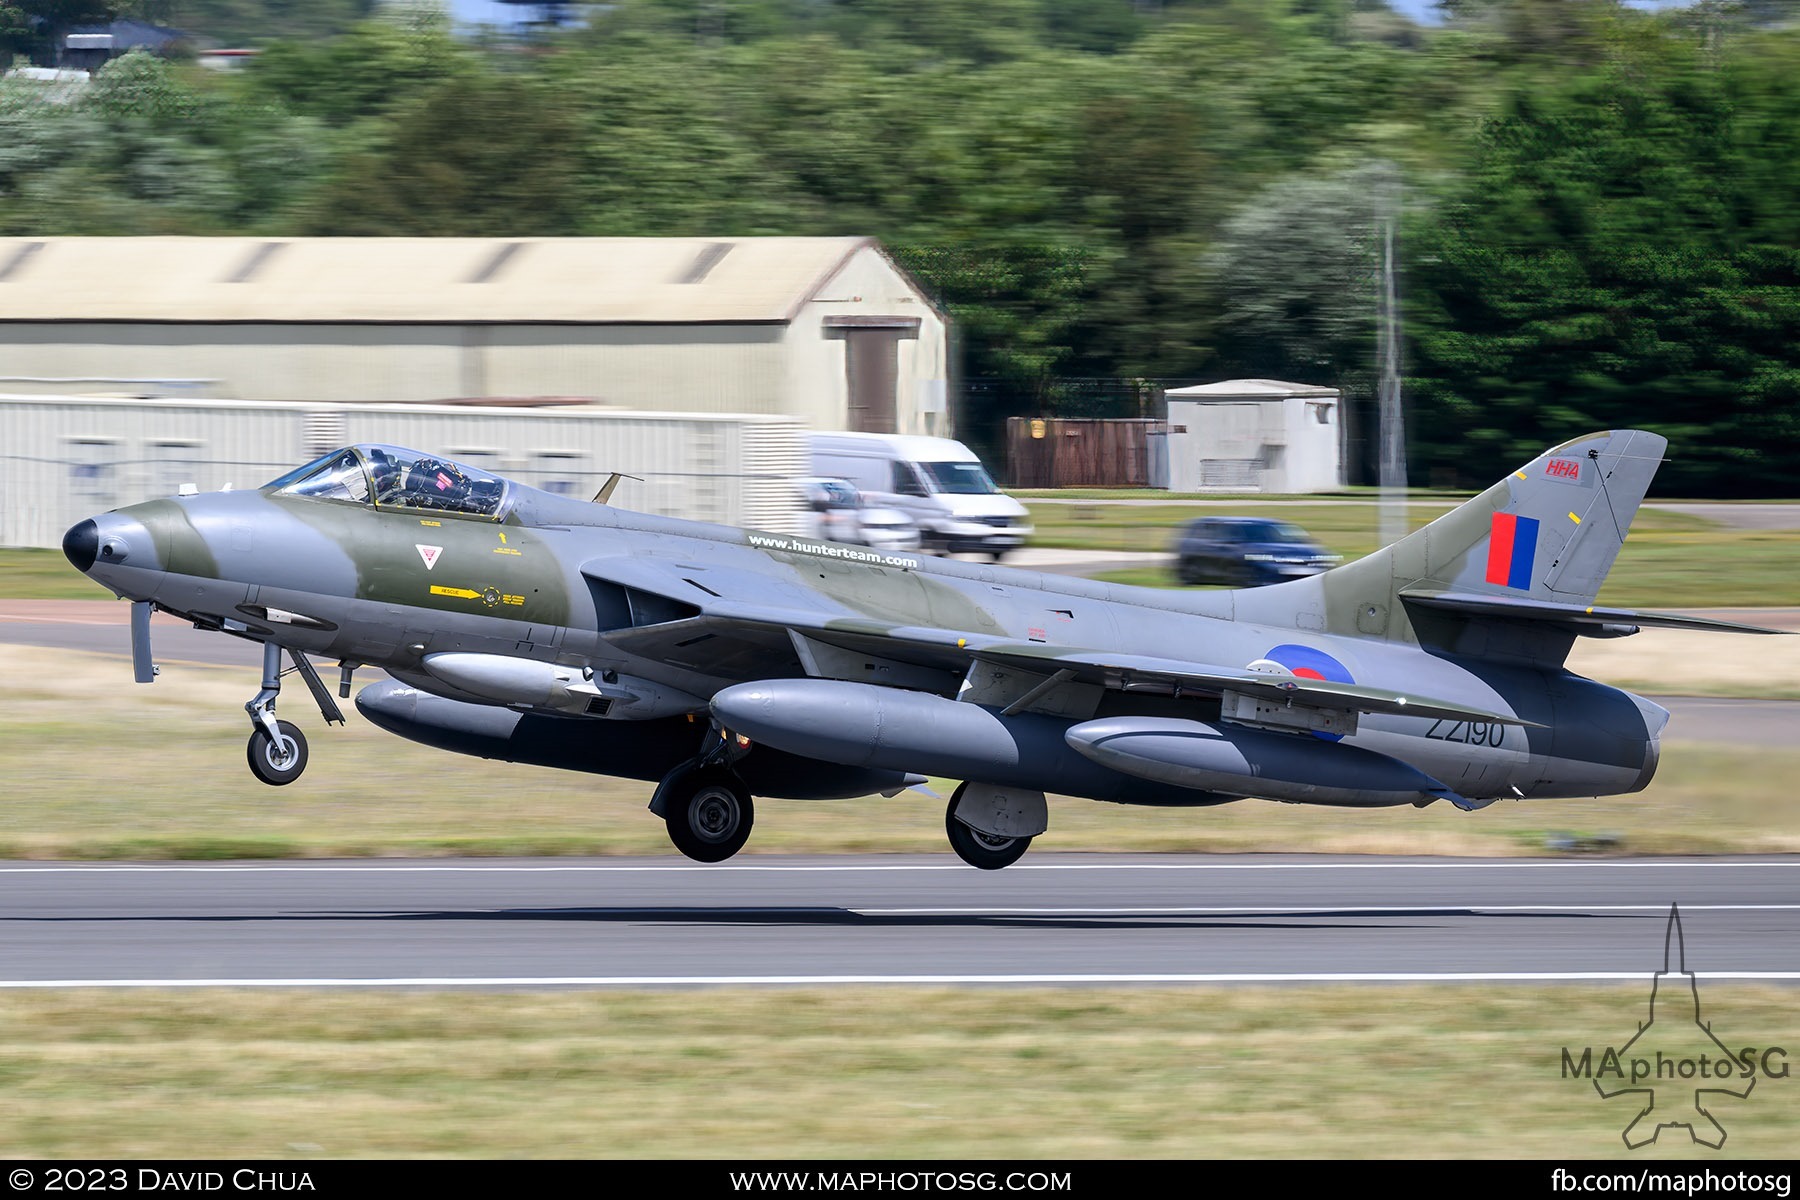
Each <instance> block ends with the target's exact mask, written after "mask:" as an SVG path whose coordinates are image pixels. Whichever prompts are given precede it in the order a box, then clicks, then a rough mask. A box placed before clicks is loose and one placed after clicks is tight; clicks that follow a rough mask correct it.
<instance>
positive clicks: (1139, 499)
mask: <svg viewBox="0 0 1800 1200" xmlns="http://www.w3.org/2000/svg"><path fill="white" fill-rule="evenodd" d="M1466 499H1468V497H1466V496H1462V497H1443V498H1439V499H1430V498H1419V499H1414V500H1413V501H1411V503H1412V504H1414V505H1417V506H1418V507H1420V508H1442V509H1446V510H1448V509H1451V508H1454V507H1455V506H1456V505H1458V504H1460V503H1462V501H1463V500H1466ZM1019 502H1020V503H1022V504H1074V505H1084V506H1096V507H1097V506H1099V505H1103V504H1121V505H1130V506H1137V507H1146V508H1147V507H1155V508H1167V507H1169V506H1170V505H1187V506H1191V507H1193V508H1200V509H1204V508H1242V507H1244V506H1245V505H1247V504H1254V505H1258V506H1262V505H1274V504H1294V505H1305V506H1308V507H1320V506H1323V507H1327V508H1373V507H1375V506H1376V505H1377V504H1379V503H1380V501H1379V500H1378V499H1377V498H1376V497H1374V496H1370V497H1368V498H1366V499H1331V498H1321V497H1318V496H1284V495H1269V496H1232V497H1230V498H1229V499H1218V500H1208V499H1193V498H1191V497H1158V496H1118V497H1073V496H1067V497H1065V496H1020V497H1019ZM1642 507H1643V508H1644V510H1645V511H1659V510H1660V511H1662V512H1672V513H1683V514H1685V515H1687V516H1692V517H1701V518H1704V519H1705V520H1708V521H1716V522H1717V523H1718V524H1720V525H1723V526H1724V527H1725V528H1727V529H1766V530H1774V529H1800V504H1721V503H1717V502H1712V501H1703V500H1696V501H1689V502H1683V501H1656V500H1652V501H1648V502H1646V503H1645V504H1644V505H1643V506H1642Z"/></svg>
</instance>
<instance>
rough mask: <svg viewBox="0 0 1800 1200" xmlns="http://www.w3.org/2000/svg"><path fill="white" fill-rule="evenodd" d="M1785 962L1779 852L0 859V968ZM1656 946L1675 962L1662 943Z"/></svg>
mask: <svg viewBox="0 0 1800 1200" xmlns="http://www.w3.org/2000/svg"><path fill="white" fill-rule="evenodd" d="M1671 901H1677V902H1679V903H1680V905H1681V911H1682V920H1683V929H1684V932H1685V945H1686V955H1687V958H1686V963H1687V967H1688V969H1690V970H1692V971H1694V972H1696V973H1697V974H1698V975H1699V977H1700V978H1702V979H1743V980H1765V981H1771V982H1778V983H1794V982H1800V857H1781V856H1767V857H1760V858H1755V859H1729V858H1721V859H1703V860H1667V861H1654V860H1621V859H1593V860H1574V861H1570V860H1555V861H1549V860H1483V859H1382V858H1372V857H1366V858H1347V859H1346V858H1326V857H1281V856H1273V855H1268V856H1245V857H1226V856H1216V857H1214V856H1205V857H1194V856H1166V855H1152V856H1121V855H1061V856H1058V855H1044V856H1042V857H1041V858H1032V859H1028V860H1026V861H1025V862H1022V863H1019V864H1017V865H1015V866H1013V867H1010V868H1008V869H1007V870H1005V871H1001V872H994V873H989V872H982V871H976V870H974V869H972V868H969V867H964V866H962V865H960V864H955V863H949V862H946V861H945V860H944V858H943V857H942V856H933V857H930V858H924V857H899V856H875V857H811V858H803V859H802V858H766V859H740V860H736V861H734V862H732V863H729V864H725V865H721V866H701V865H698V864H694V863H689V862H686V861H685V860H680V859H637V860H521V861H492V860H490V861H481V860H473V861H437V862H405V863H401V862H383V861H368V862H335V863H233V864H185V865H178V864H170V865H157V864H141V865H118V864H110V865H109V864H50V863H5V864H0V988H20V987H39V986H43V987H72V986H107V987H118V986H199V985H221V986H223V985H229V986H246V987H248V986H276V985H302V986H308V987H344V986H372V985H383V986H431V987H456V986H464V987H487V988H499V987H531V988H547V987H606V986H636V987H671V986H686V985H702V984H802V983H805V984H820V985H834V984H868V983H949V984H1027V983H1035V984H1044V983H1061V984H1084V983H1096V984H1097V983H1105V984H1113V985H1150V984H1205V983H1250V982H1306V981H1334V982H1335V981H1350V982H1355V981H1369V982H1433V981H1437V982H1467V981H1492V982H1494V983H1497V984H1506V983H1517V982H1536V981H1546V980H1548V981H1579V980H1639V979H1641V980H1646V981H1647V980H1648V979H1649V977H1650V975H1651V973H1652V972H1654V971H1657V970H1661V969H1662V968H1663V946H1664V934H1665V932H1666V930H1667V925H1668V915H1669V904H1670V902H1671ZM1670 969H1671V970H1679V969H1681V963H1680V962H1679V961H1677V962H1674V963H1671V964H1670Z"/></svg>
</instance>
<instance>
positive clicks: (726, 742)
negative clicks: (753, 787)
mask: <svg viewBox="0 0 1800 1200" xmlns="http://www.w3.org/2000/svg"><path fill="white" fill-rule="evenodd" d="M749 750H750V740H749V739H748V738H741V737H737V736H735V735H733V734H732V733H730V732H729V731H727V730H723V729H719V728H717V727H716V726H715V727H713V728H711V729H709V730H708V731H707V734H706V741H705V742H704V743H703V746H702V749H701V751H700V753H699V754H698V755H696V756H695V757H693V758H691V759H689V760H688V761H687V762H684V763H682V764H681V765H680V766H678V767H676V768H675V769H674V770H673V771H670V772H669V773H668V774H667V775H665V776H663V779H662V782H661V783H659V784H657V785H656V795H655V796H653V797H651V800H650V811H651V812H653V813H655V814H657V815H658V816H660V817H661V818H662V819H663V822H664V823H665V824H666V825H667V826H668V828H669V840H670V841H671V842H674V843H675V848H676V849H677V850H679V851H681V852H682V853H683V854H685V855H687V856H688V857H689V858H691V859H693V860H694V861H695V862H703V863H716V862H724V861H725V860H726V859H728V858H730V857H731V856H732V855H734V854H736V853H737V852H738V851H739V850H742V849H743V848H744V843H745V842H747V841H749V840H750V829H751V827H752V826H753V825H755V823H756V806H755V804H754V803H753V802H752V801H751V799H750V789H749V788H747V787H745V786H744V781H743V780H742V779H740V778H738V773H737V772H736V771H734V770H732V768H731V764H732V763H734V762H736V761H737V760H738V759H739V758H742V757H743V756H744V755H745V754H747V753H749Z"/></svg>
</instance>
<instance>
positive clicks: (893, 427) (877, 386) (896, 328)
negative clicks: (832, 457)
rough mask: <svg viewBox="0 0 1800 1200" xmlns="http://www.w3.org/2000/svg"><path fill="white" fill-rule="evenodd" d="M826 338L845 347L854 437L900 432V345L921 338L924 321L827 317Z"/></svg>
mask: <svg viewBox="0 0 1800 1200" xmlns="http://www.w3.org/2000/svg"><path fill="white" fill-rule="evenodd" d="M824 324H825V336H826V337H828V338H837V339H841V340H842V341H843V343H844V382H845V384H846V385H847V388H848V396H849V410H848V414H847V420H846V423H845V426H844V427H845V428H846V429H848V430H850V431H851V432H852V433H896V432H898V430H899V424H898V413H897V412H896V408H897V405H896V403H895V391H896V389H897V387H898V384H899V375H900V342H901V341H902V340H903V339H908V340H910V339H914V338H917V337H918V336H919V318H918V317H863V316H855V317H826V318H825V322H824Z"/></svg>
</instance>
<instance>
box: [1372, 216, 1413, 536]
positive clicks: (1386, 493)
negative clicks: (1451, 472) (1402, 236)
mask: <svg viewBox="0 0 1800 1200" xmlns="http://www.w3.org/2000/svg"><path fill="white" fill-rule="evenodd" d="M1399 193H1400V185H1399V183H1398V182H1397V181H1396V182H1392V183H1390V185H1389V186H1387V187H1384V188H1380V189H1378V191H1377V195H1379V196H1381V204H1382V207H1383V208H1384V209H1385V211H1384V212H1383V213H1382V214H1381V218H1380V221H1381V295H1380V300H1379V305H1380V318H1381V321H1380V323H1381V382H1380V386H1379V390H1378V392H1377V397H1378V403H1377V418H1378V420H1379V423H1380V426H1381V429H1380V438H1381V474H1380V484H1381V504H1380V507H1381V544H1382V545H1384V546H1391V545H1393V544H1394V543H1395V542H1397V541H1399V540H1400V539H1401V538H1403V537H1405V536H1406V426H1405V418H1404V416H1403V415H1402V413H1401V408H1400V306H1399V302H1398V300H1397V299H1396V296H1395V288H1394V221H1395V218H1396V216H1397V214H1398V211H1399V207H1400V206H1399V203H1398V199H1399Z"/></svg>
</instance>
